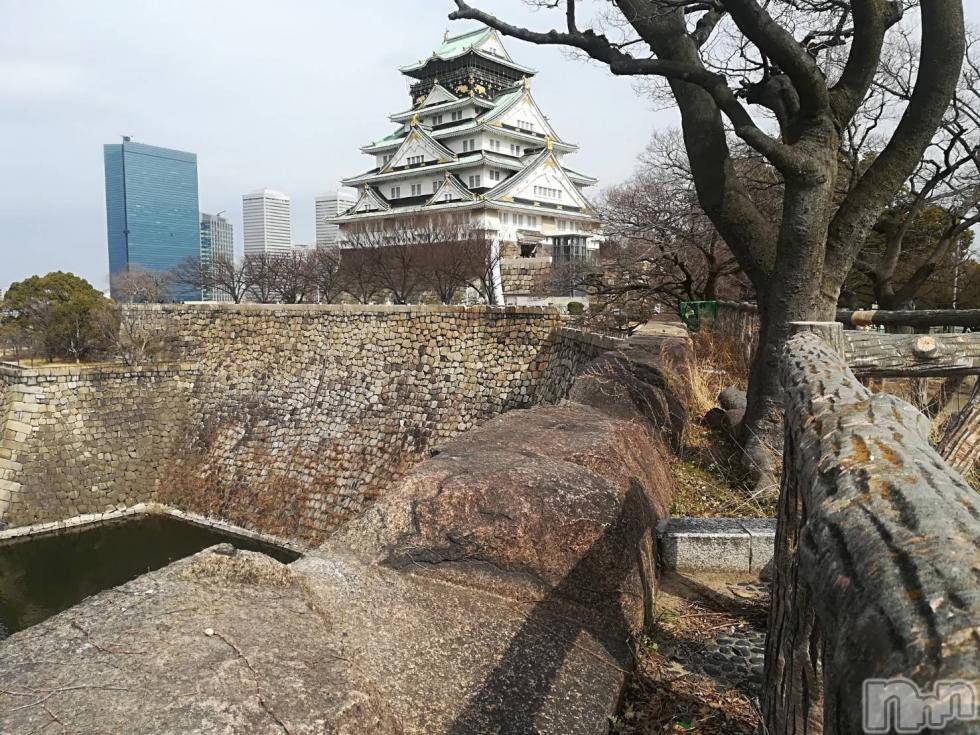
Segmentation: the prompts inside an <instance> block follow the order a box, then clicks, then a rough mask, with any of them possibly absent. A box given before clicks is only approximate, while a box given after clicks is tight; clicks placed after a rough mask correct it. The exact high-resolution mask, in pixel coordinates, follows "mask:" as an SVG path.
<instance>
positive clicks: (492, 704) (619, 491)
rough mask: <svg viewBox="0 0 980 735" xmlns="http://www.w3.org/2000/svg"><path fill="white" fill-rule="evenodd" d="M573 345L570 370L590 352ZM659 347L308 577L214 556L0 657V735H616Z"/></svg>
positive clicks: (645, 543) (374, 523) (638, 607)
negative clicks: (95, 647)
mask: <svg viewBox="0 0 980 735" xmlns="http://www.w3.org/2000/svg"><path fill="white" fill-rule="evenodd" d="M559 339H560V341H562V342H563V343H564V347H563V348H558V349H564V350H565V353H566V357H565V359H568V360H571V362H569V363H567V364H568V365H571V364H575V363H574V358H572V357H571V356H570V354H569V353H568V351H570V350H573V349H575V346H576V345H586V344H587V343H589V342H590V341H591V340H590V338H588V337H584V336H582V335H580V334H576V333H575V332H574V331H573V330H568V331H567V332H566V333H565V334H564V335H563V336H561V335H559ZM647 340H649V343H650V346H651V351H650V352H645V353H644V352H643V351H642V350H638V348H637V346H636V345H635V344H633V343H632V341H631V344H630V345H628V346H627V349H624V350H622V351H620V350H617V351H616V352H608V353H607V354H605V355H602V356H601V357H599V358H598V359H596V360H592V361H590V363H589V365H588V366H587V367H586V368H585V369H584V370H582V371H581V372H580V374H579V376H578V377H577V378H576V379H575V381H574V383H573V385H572V386H571V389H570V391H569V396H570V399H569V400H567V401H562V402H561V404H560V405H557V406H535V407H532V408H529V409H527V410H515V411H510V412H508V413H506V414H505V415H502V416H498V417H495V418H493V419H491V420H489V421H487V422H485V423H484V424H482V425H481V426H480V427H478V428H476V429H474V430H473V431H469V432H466V433H465V434H463V435H461V436H457V437H455V438H453V439H450V440H448V441H446V442H444V443H442V444H440V447H439V451H438V452H435V453H433V454H434V456H431V457H428V458H426V459H425V460H424V461H422V462H419V463H418V464H417V465H415V466H414V467H413V468H412V469H411V470H410V471H409V472H407V473H406V475H405V476H404V477H403V478H402V479H401V480H400V481H399V482H397V483H394V484H393V486H392V487H391V488H389V489H387V491H386V492H385V494H384V497H382V498H380V499H379V501H378V502H377V503H376V504H375V505H374V506H373V507H372V508H371V509H370V510H368V511H367V512H365V513H363V514H361V515H360V516H359V517H358V518H356V519H353V520H352V521H351V522H350V523H347V524H345V526H344V527H343V528H341V529H339V530H338V531H337V533H335V534H333V536H331V538H330V539H329V541H328V543H327V544H325V545H323V546H321V547H320V548H319V549H317V550H316V551H313V552H311V553H309V554H307V555H306V556H305V557H304V558H302V559H301V560H299V561H296V562H294V563H292V564H290V565H288V566H283V565H281V564H279V563H278V562H276V561H274V560H272V559H270V558H268V557H264V556H261V555H258V554H252V553H249V552H237V553H236V552H235V551H234V550H233V549H231V548H230V547H216V548H213V549H210V550H208V551H205V552H202V553H201V554H199V555H197V556H194V557H192V558H190V559H184V560H181V561H179V562H177V563H175V564H173V565H171V566H169V567H167V568H165V569H162V570H158V571H155V572H152V573H150V574H149V575H146V576H143V577H140V578H138V579H136V580H133V581H131V582H129V583H128V584H127V585H126V586H124V587H122V588H119V589H116V590H107V591H105V592H103V593H101V594H99V595H96V596H93V597H91V598H88V599H87V600H85V601H84V602H82V603H81V604H80V605H77V606H75V607H73V608H72V609H71V610H69V611H66V612H64V613H62V614H60V615H56V616H54V617H52V618H50V619H49V620H46V621H44V622H42V623H40V624H38V625H37V626H35V627H34V628H32V629H31V630H30V631H22V632H20V633H16V634H14V635H13V636H12V637H10V638H9V639H7V640H5V641H2V642H0V678H2V679H3V681H4V682H5V683H6V684H5V686H4V687H3V690H2V691H0V732H18V733H19V732H30V731H36V730H38V729H39V728H43V727H44V726H45V724H46V723H49V722H50V716H49V715H48V713H47V711H46V710H45V709H44V708H41V707H28V706H24V704H25V698H24V697H23V696H20V694H21V693H22V692H23V691H31V692H34V691H41V692H53V694H52V695H51V696H52V697H54V699H52V700H51V706H52V708H57V710H56V711H57V712H58V714H59V717H60V718H61V719H60V720H59V722H61V723H63V725H64V728H65V729H66V730H70V731H73V732H74V731H78V732H131V731H138V732H163V731H167V732H181V733H212V732H230V731H235V732H263V733H264V732H273V731H275V732H293V733H300V732H331V733H374V734H375V735H404V734H405V733H425V734H426V735H464V734H475V733H540V734H541V735H596V734H597V733H607V732H608V731H609V722H610V717H611V716H612V715H613V714H614V713H615V712H616V711H617V708H618V707H619V705H620V701H621V696H622V691H623V686H624V684H625V682H626V679H627V677H628V675H629V672H630V670H631V669H632V646H631V645H630V641H631V640H633V639H634V636H636V635H638V634H639V633H640V632H641V631H642V630H643V628H644V627H646V626H648V625H650V624H652V623H653V616H652V612H653V600H654V595H655V593H656V584H657V577H656V573H655V564H654V560H655V558H656V549H655V543H656V539H655V537H654V534H653V529H654V528H655V526H656V523H657V521H658V520H659V519H660V518H662V517H663V515H664V514H665V513H666V509H667V508H668V507H669V505H670V503H671V499H672V497H673V479H672V476H671V473H670V469H669V460H668V459H667V454H666V452H665V451H664V449H663V446H662V444H661V441H660V439H661V437H662V436H663V435H664V434H665V433H668V432H670V431H671V425H670V424H669V423H666V422H663V421H661V420H660V418H662V417H663V416H662V414H659V413H658V411H657V410H656V407H657V406H671V405H676V404H677V402H678V400H679V397H678V396H674V395H672V392H671V390H670V388H669V386H668V381H667V379H666V377H665V375H664V374H663V373H662V371H660V370H659V368H658V367H657V362H656V361H657V360H658V359H659V357H660V355H662V354H663V352H662V350H661V349H660V347H661V345H660V344H658V343H657V342H655V341H653V339H652V337H647ZM595 341H596V342H598V343H599V344H593V345H591V346H592V347H593V348H595V349H601V347H602V340H595ZM637 353H639V354H637ZM634 358H636V359H634ZM682 412H683V410H682ZM150 592H152V594H149V593H150ZM120 599H124V600H125V601H126V602H125V605H120V604H119V601H120ZM92 641H103V642H105V645H106V646H108V642H109V641H111V642H112V643H113V645H114V648H113V649H109V648H105V649H104V650H103V651H100V652H99V653H98V655H94V654H93V653H92V646H91V642H92ZM297 641H301V642H302V643H301V644H300V645H297ZM116 651H121V652H125V653H129V652H136V653H138V654H139V655H112V654H113V653H115V652H116ZM236 657H237V660H236ZM231 666H236V667H237V670H238V671H241V672H243V674H244V675H242V676H229V675H228V671H229V667H231ZM246 668H248V669H250V671H246ZM79 677H82V678H81V679H80V678H79ZM65 681H71V682H75V681H81V683H83V684H84V683H87V682H96V683H97V684H98V685H99V686H98V687H94V686H93V687H88V688H86V687H81V688H76V689H78V690H77V691H75V690H73V691H71V692H68V693H65V694H62V692H63V690H65V689H67V688H68V687H65V686H64V683H65ZM132 682H138V683H139V690H138V696H133V694H132V691H133V686H132ZM174 691H180V692H182V695H181V696H180V697H178V698H176V699H175V698H174V696H173V692H174ZM257 692H258V693H259V695H260V698H259V700H258V702H257V701H256V700H257V697H256V693H257ZM215 702H221V706H220V707H215V706H214V703H215ZM28 703H29V702H28Z"/></svg>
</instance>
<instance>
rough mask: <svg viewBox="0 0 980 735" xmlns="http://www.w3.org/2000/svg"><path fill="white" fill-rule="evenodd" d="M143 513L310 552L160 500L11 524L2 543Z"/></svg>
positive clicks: (0, 533)
mask: <svg viewBox="0 0 980 735" xmlns="http://www.w3.org/2000/svg"><path fill="white" fill-rule="evenodd" d="M140 515H168V516H172V517H174V518H180V519H181V520H184V521H186V522H188V523H193V524H194V525H196V526H204V527H206V528H214V529H217V530H219V531H225V532H226V533H230V534H233V535H235V536H241V537H243V538H248V539H252V540H254V541H261V542H262V543H265V544H269V545H270V546H279V547H282V548H285V549H289V550H290V551H295V552H296V553H298V554H306V553H308V552H309V548H308V547H307V546H305V545H304V544H301V543H298V542H296V541H293V540H291V539H285V538H282V537H280V536H273V535H272V534H268V533H259V532H258V531H251V530H249V529H247V528H242V527H241V526H236V525H234V524H232V523H227V522H225V521H221V520H218V519H216V518H209V517H208V516H202V515H199V514H197V513H189V512H187V511H183V510H180V509H179V508H172V507H170V506H168V505H162V504H160V503H137V504H136V505H132V506H129V507H121V508H117V509H116V510H111V511H106V512H105V513H85V514H83V515H79V516H75V517H73V518H68V519H66V520H63V521H52V522H49V523H35V524H32V525H30V526H17V527H15V528H8V529H6V530H4V531H0V545H2V544H3V543H4V542H6V541H13V540H16V539H22V538H26V537H28V536H46V535H49V534H53V533H59V532H61V531H67V530H71V529H76V528H82V527H85V526H97V525H99V524H102V523H112V522H114V521H118V520H120V519H123V518H130V517H133V516H140Z"/></svg>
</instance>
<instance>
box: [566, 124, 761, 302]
mask: <svg viewBox="0 0 980 735" xmlns="http://www.w3.org/2000/svg"><path fill="white" fill-rule="evenodd" d="M676 140H677V139H676V137H674V136H663V135H660V136H657V138H656V139H655V140H654V142H653V143H652V144H651V146H650V148H649V149H648V152H647V155H645V156H644V157H643V158H642V159H641V160H642V163H641V166H640V168H639V169H638V170H637V172H636V173H635V174H634V175H633V176H632V177H631V178H630V179H629V180H628V181H626V182H625V183H623V184H621V185H619V186H615V187H612V188H611V189H609V190H608V191H607V192H605V196H604V198H603V202H602V203H601V205H600V207H599V212H600V216H601V217H602V222H603V232H604V234H605V235H606V236H607V238H609V239H608V240H607V242H606V243H605V244H604V245H603V247H602V249H601V251H600V259H599V263H598V264H597V267H594V268H592V269H591V272H589V271H586V272H584V273H583V281H582V282H583V284H584V285H586V286H587V287H588V289H589V291H590V292H592V293H595V294H597V295H600V296H604V297H605V299H604V300H605V301H607V302H608V303H611V304H617V303H619V302H621V301H635V300H637V299H644V298H647V299H648V300H651V301H657V302H660V303H666V304H670V305H672V306H673V307H674V308H677V307H678V305H679V302H681V301H698V300H705V299H709V300H710V299H717V298H744V297H745V296H746V293H747V292H748V291H750V286H749V284H748V280H747V279H746V278H745V276H744V274H743V273H742V269H741V267H740V266H739V263H738V260H737V259H736V258H735V256H734V255H733V254H732V252H731V250H730V249H729V248H728V246H727V245H726V244H725V241H724V240H723V239H722V237H721V235H720V234H719V233H718V230H717V229H715V226H714V225H713V224H712V223H711V220H710V219H709V218H708V216H707V215H706V214H705V213H704V210H703V209H701V205H700V203H699V202H698V200H697V193H696V191H695V188H694V182H693V180H692V179H691V177H690V170H689V168H688V167H687V166H686V165H684V161H683V151H682V149H681V150H678V149H677V147H676V146H674V145H673V143H674V142H675V141H676Z"/></svg>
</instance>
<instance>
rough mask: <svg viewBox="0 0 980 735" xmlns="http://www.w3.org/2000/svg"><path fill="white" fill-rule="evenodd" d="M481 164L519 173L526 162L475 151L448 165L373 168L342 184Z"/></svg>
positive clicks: (380, 180) (459, 156)
mask: <svg viewBox="0 0 980 735" xmlns="http://www.w3.org/2000/svg"><path fill="white" fill-rule="evenodd" d="M481 163H489V164H492V165H494V166H497V167H498V168H503V169H509V170H513V171H519V170H521V169H522V168H523V167H524V162H523V160H522V159H520V158H514V157H512V156H505V155H502V154H499V153H494V152H493V151H486V150H484V151H473V152H471V153H460V154H457V156H456V158H455V159H454V160H452V161H447V162H446V163H431V164H427V165H425V166H419V167H417V168H416V167H413V168H408V169H399V170H397V171H383V170H381V169H377V168H372V169H371V170H370V171H365V172H364V173H362V174H358V175H357V176H351V177H350V178H347V179H343V180H342V182H341V183H343V185H344V186H353V187H355V188H356V187H358V186H362V185H363V184H378V183H381V182H384V181H390V180H398V179H400V178H402V177H404V176H417V175H426V174H430V173H442V172H444V171H456V170H458V169H465V168H468V167H471V166H478V165H480V164H481Z"/></svg>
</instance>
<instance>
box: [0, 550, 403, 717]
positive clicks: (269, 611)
mask: <svg viewBox="0 0 980 735" xmlns="http://www.w3.org/2000/svg"><path fill="white" fill-rule="evenodd" d="M216 552H217V553H216ZM344 614H345V612H344V611H343V610H327V609H326V608H322V607H316V606H313V605H311V604H310V600H309V593H308V592H307V590H306V588H305V586H304V585H303V584H302V582H301V581H300V579H299V578H298V577H297V576H296V575H295V574H293V573H292V572H291V570H290V569H289V568H288V567H286V566H283V565H282V564H280V563H279V562H277V561H275V560H273V559H270V558H269V557H266V556H263V555H261V554H253V553H250V552H234V550H232V549H231V547H215V549H214V550H210V551H205V552H202V553H201V554H199V555H196V556H194V557H190V558H188V559H185V560H183V561H180V562H177V563H175V564H173V565H171V566H169V567H166V568H164V569H162V570H159V571H156V572H152V573H150V574H147V575H144V576H142V577H139V578H137V579H135V580H133V581H132V582H129V583H128V584H125V585H123V586H122V587H118V588H116V589H112V590H108V591H106V592H103V593H101V594H99V595H97V596H95V597H90V598H88V599H87V600H85V601H84V602H82V603H81V604H79V605H77V606H75V607H73V608H71V609H69V610H66V611H65V612H63V613H61V614H60V615H56V616H54V617H52V618H49V619H48V620H46V621H44V622H43V623H40V624H39V625H36V626H34V627H33V628H30V629H29V630H25V631H23V632H21V633H17V634H15V635H13V636H11V637H10V638H8V639H7V640H5V641H3V643H2V644H0V678H2V680H3V682H4V683H3V687H2V689H0V732H4V733H30V732H42V731H43V730H45V729H47V728H49V727H51V726H55V727H54V728H53V729H55V730H57V731H63V732H92V733H94V732H99V733H202V734H204V733H207V734H208V735H210V734H211V733H270V734H271V733H283V732H289V733H297V734H298V733H325V732H329V733H335V735H362V734H363V733H374V734H376V735H396V734H398V735H400V734H401V733H402V732H403V730H402V729H401V727H400V724H399V718H398V717H396V715H395V714H394V713H393V711H392V709H391V707H390V703H389V702H388V699H387V697H386V696H385V695H384V694H383V693H382V692H381V691H380V690H379V689H378V687H377V683H376V682H375V681H373V680H372V679H370V678H368V677H366V676H365V675H364V673H363V672H362V671H361V670H360V669H359V668H358V666H357V664H356V662H354V661H353V660H351V659H350V658H349V657H347V656H346V655H345V654H344V651H343V648H342V646H343V641H342V639H341V638H340V637H339V635H338V632H339V629H338V628H337V627H336V622H337V621H338V620H339V619H340V618H341V617H342V616H343V615H344ZM324 723H329V727H325V725H324Z"/></svg>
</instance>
